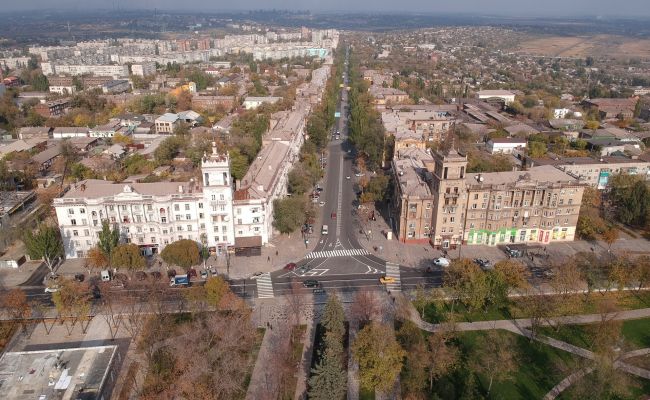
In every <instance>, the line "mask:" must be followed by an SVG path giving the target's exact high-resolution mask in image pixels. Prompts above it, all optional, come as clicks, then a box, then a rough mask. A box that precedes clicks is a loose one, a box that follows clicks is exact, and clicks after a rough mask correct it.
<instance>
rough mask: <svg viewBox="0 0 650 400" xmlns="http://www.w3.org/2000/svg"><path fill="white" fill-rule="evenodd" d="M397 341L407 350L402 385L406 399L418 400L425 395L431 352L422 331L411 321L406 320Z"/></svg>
mask: <svg viewBox="0 0 650 400" xmlns="http://www.w3.org/2000/svg"><path fill="white" fill-rule="evenodd" d="M397 340H398V341H399V343H400V344H401V346H402V348H403V349H404V350H406V358H405V360H404V368H403V369H402V375H401V377H400V385H401V388H402V393H403V396H404V398H408V399H411V398H412V399H418V398H422V397H423V395H424V389H425V388H426V381H427V371H426V367H427V359H428V357H429V355H430V354H429V350H428V348H427V346H426V343H425V340H424V335H423V334H422V330H421V329H420V328H419V327H418V326H417V325H415V323H413V322H412V321H411V320H406V321H404V322H403V323H402V326H401V327H400V328H399V330H398V331H397Z"/></svg>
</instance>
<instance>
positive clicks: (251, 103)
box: [242, 96, 282, 110]
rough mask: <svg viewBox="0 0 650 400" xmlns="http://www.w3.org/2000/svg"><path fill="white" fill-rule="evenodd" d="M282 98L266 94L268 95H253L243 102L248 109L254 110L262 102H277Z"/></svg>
mask: <svg viewBox="0 0 650 400" xmlns="http://www.w3.org/2000/svg"><path fill="white" fill-rule="evenodd" d="M280 100H282V97H274V96H266V97H253V96H248V97H246V99H244V103H243V104H242V105H243V106H244V108H245V109H247V110H254V109H256V108H257V107H259V106H261V105H262V104H265V103H266V104H275V103H277V102H278V101H280Z"/></svg>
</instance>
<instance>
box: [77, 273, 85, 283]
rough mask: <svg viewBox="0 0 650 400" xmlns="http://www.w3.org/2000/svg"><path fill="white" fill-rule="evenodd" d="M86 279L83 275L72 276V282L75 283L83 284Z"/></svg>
mask: <svg viewBox="0 0 650 400" xmlns="http://www.w3.org/2000/svg"><path fill="white" fill-rule="evenodd" d="M85 279H86V276H85V275H84V274H81V273H79V274H74V280H75V281H77V282H83V281H84V280H85Z"/></svg>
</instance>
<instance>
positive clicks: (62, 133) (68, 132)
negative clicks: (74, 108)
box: [52, 126, 89, 139]
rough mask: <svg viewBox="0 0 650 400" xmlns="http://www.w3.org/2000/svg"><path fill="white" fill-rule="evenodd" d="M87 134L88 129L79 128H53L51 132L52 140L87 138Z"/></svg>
mask: <svg viewBox="0 0 650 400" xmlns="http://www.w3.org/2000/svg"><path fill="white" fill-rule="evenodd" d="M88 133H89V129H88V128H80V127H75V126H63V127H59V128H54V131H52V137H53V138H54V139H65V138H74V137H88Z"/></svg>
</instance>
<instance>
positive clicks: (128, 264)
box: [110, 243, 147, 275]
mask: <svg viewBox="0 0 650 400" xmlns="http://www.w3.org/2000/svg"><path fill="white" fill-rule="evenodd" d="M110 262H111V265H112V266H113V267H115V268H118V269H126V270H127V271H129V272H130V273H131V275H133V273H134V272H136V271H141V270H143V269H145V267H146V266H147V261H146V260H145V259H144V257H143V256H142V254H141V253H140V248H139V247H138V245H137V244H134V243H125V244H120V245H117V246H116V247H115V248H114V249H113V251H112V252H111V258H110Z"/></svg>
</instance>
